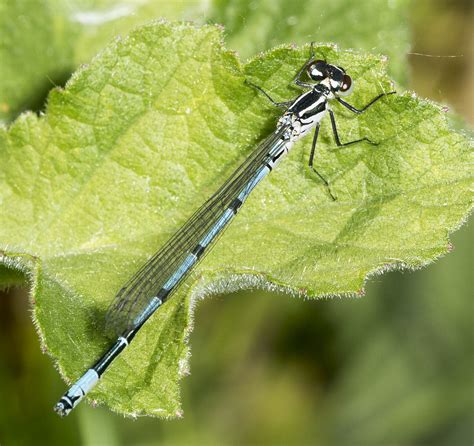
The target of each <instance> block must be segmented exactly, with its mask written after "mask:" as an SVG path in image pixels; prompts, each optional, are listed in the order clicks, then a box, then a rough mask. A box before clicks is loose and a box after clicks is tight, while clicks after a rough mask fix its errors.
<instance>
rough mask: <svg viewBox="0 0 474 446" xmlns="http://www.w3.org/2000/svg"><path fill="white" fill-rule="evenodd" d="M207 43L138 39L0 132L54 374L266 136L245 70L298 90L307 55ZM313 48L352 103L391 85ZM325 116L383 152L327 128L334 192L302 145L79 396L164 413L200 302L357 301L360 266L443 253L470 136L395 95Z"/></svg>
mask: <svg viewBox="0 0 474 446" xmlns="http://www.w3.org/2000/svg"><path fill="white" fill-rule="evenodd" d="M221 37H222V36H221V31H220V30H219V29H218V28H215V27H212V26H208V27H204V28H195V27H193V26H191V25H184V24H178V25H169V24H165V23H160V24H158V23H157V24H152V25H148V26H145V27H143V28H140V29H137V30H136V31H135V32H133V33H132V34H131V35H130V36H129V37H128V38H127V39H124V40H123V41H121V42H115V43H113V44H112V45H110V46H109V47H107V49H106V50H105V51H104V52H102V53H101V54H100V55H99V56H97V57H96V58H95V59H94V60H93V62H92V63H91V64H90V66H88V67H84V68H83V69H81V70H79V71H78V72H77V73H76V74H75V75H74V76H73V78H72V79H71V81H70V82H69V83H68V85H67V87H66V89H65V90H64V91H55V92H53V93H52V94H51V95H50V99H49V104H48V109H47V113H46V115H45V116H43V117H41V118H38V117H36V116H35V115H32V114H26V115H22V116H21V117H20V118H19V119H18V120H17V121H16V122H15V123H14V124H13V125H12V127H11V128H10V129H9V130H8V131H7V130H0V166H1V167H0V169H1V170H0V182H1V189H0V190H1V195H0V203H1V206H2V213H1V215H0V250H2V251H3V252H4V253H5V257H4V262H5V263H7V261H8V262H9V263H11V262H16V263H17V265H18V267H21V268H22V269H24V270H26V271H27V272H30V273H31V274H32V275H33V276H32V281H33V299H34V301H35V308H34V314H35V318H36V321H37V326H38V329H39V332H40V335H41V336H42V338H43V341H44V344H45V346H46V347H47V349H48V351H49V352H50V353H51V355H52V356H53V357H54V358H55V359H56V360H57V365H58V367H59V369H60V370H61V372H62V373H63V374H64V375H65V376H66V377H67V378H68V379H75V378H77V377H78V376H79V375H80V374H81V373H82V372H83V371H84V370H85V369H86V368H87V367H88V366H90V364H91V363H92V362H93V361H94V360H95V359H97V357H98V355H100V354H101V353H102V351H103V349H104V348H105V347H106V346H107V345H108V343H109V342H110V341H109V340H108V339H106V338H105V337H104V336H103V334H102V333H103V331H102V330H103V316H104V312H105V311H106V309H107V306H108V304H109V303H110V302H111V300H112V299H113V297H114V295H115V293H116V292H117V291H118V290H119V289H120V287H121V286H122V285H123V283H124V282H125V281H126V280H127V279H128V278H129V277H130V276H131V275H132V274H133V273H134V271H136V269H137V268H138V267H139V266H140V265H141V263H142V262H144V261H145V260H146V259H147V258H148V257H149V256H150V255H151V254H153V253H154V252H155V251H156V250H157V248H159V246H160V245H161V244H162V243H163V242H164V241H165V240H166V239H167V238H168V237H169V236H170V235H171V234H172V232H173V231H175V230H176V229H177V228H178V227H179V225H180V224H182V223H183V222H184V221H185V220H186V219H187V218H188V217H189V216H190V215H191V214H192V212H193V210H194V209H196V207H198V206H199V205H200V204H201V203H202V202H203V201H204V200H205V199H206V198H207V197H208V196H209V195H210V194H211V193H212V192H214V191H215V189H216V188H217V187H218V186H219V185H220V184H221V183H222V182H223V181H224V180H225V178H226V177H227V176H228V175H229V174H230V173H231V172H232V170H233V169H234V168H235V167H236V166H237V165H238V163H239V162H240V161H241V160H242V159H243V158H244V157H245V156H246V154H248V153H249V152H250V151H251V150H252V148H253V147H254V145H255V143H256V142H257V141H258V140H260V139H261V138H262V137H264V136H265V135H266V134H268V132H269V131H271V129H272V128H274V125H275V122H276V119H277V117H278V114H279V110H275V108H274V107H273V106H271V105H270V104H269V103H268V101H267V100H266V99H265V98H262V97H261V96H260V95H257V94H256V93H255V91H253V90H252V89H251V88H249V87H247V86H246V85H245V84H244V82H243V81H244V78H245V77H249V78H251V79H252V80H253V81H254V82H256V83H258V84H260V85H262V86H263V87H264V88H266V89H267V90H268V91H269V92H271V94H272V95H274V96H275V98H276V99H278V100H284V99H289V98H293V97H295V96H296V95H297V94H298V90H297V89H296V88H294V87H291V86H289V84H290V82H291V80H292V78H293V76H294V74H295V73H296V71H297V70H298V68H299V67H300V66H301V65H302V64H303V63H304V61H305V60H306V58H307V54H308V47H307V46H306V47H304V48H290V47H281V48H278V49H275V50H273V51H271V52H269V53H267V54H265V55H263V56H261V57H259V58H257V59H255V60H253V61H251V62H250V63H249V64H247V65H246V66H244V67H241V66H240V65H239V62H238V61H237V59H236V57H235V55H233V54H232V53H229V52H227V51H225V50H224V49H223V48H222V44H221ZM319 50H320V51H321V52H322V53H323V54H325V56H326V57H327V59H328V60H330V61H331V62H334V63H337V64H340V65H342V66H344V67H346V69H347V70H348V71H350V74H351V75H352V76H353V78H354V79H355V80H356V84H355V92H354V94H353V95H352V96H351V97H350V102H351V103H353V104H355V105H363V104H365V103H367V102H368V101H369V100H370V99H371V98H372V97H373V96H375V95H376V94H378V93H379V92H381V91H389V90H390V89H391V86H390V84H389V80H388V79H387V77H386V75H385V68H386V67H385V63H384V62H383V61H382V60H381V59H380V58H379V57H378V56H377V57H376V56H372V55H367V54H365V55H362V54H357V53H353V52H344V51H340V52H338V51H336V50H335V49H334V48H332V47H330V46H326V47H322V48H320V49H319ZM333 108H334V110H335V112H336V114H337V117H338V125H339V130H340V135H341V138H343V140H344V141H347V140H350V139H355V138H358V137H360V136H368V137H370V138H371V139H372V140H375V141H379V142H380V144H379V145H378V146H377V147H373V146H370V145H367V144H358V145H355V146H352V147H348V148H343V149H335V145H334V143H333V139H332V135H331V133H330V131H329V127H330V126H329V122H325V123H324V125H323V132H322V135H321V140H320V145H319V146H318V154H317V165H318V169H319V170H320V172H321V173H323V174H324V175H325V176H326V177H327V178H328V179H329V180H330V182H331V184H332V188H333V191H334V192H335V193H336V194H337V197H338V200H337V201H336V202H333V201H331V199H330V198H329V197H328V194H327V191H326V190H325V188H324V187H323V186H322V185H321V183H320V181H319V180H318V178H317V177H316V176H315V175H314V174H313V173H312V172H311V171H310V170H309V168H308V167H307V158H308V154H309V149H310V146H311V141H310V139H311V138H310V137H309V138H306V139H305V140H304V141H302V142H300V143H298V144H297V145H296V146H295V147H294V149H293V151H292V152H291V153H290V155H289V157H288V159H286V160H285V161H284V162H283V163H282V164H281V165H280V166H279V168H278V169H277V170H276V171H275V172H273V173H272V174H271V176H270V177H269V178H267V179H266V180H265V181H264V183H262V184H261V185H260V186H259V187H258V188H257V189H256V190H255V191H254V193H253V195H252V196H251V197H250V199H249V200H248V202H247V203H246V205H245V206H244V207H243V209H242V210H241V213H240V214H239V216H238V217H237V218H236V220H235V222H234V223H233V224H232V225H231V227H230V228H229V229H228V230H227V231H226V233H225V234H224V235H223V237H222V238H221V239H220V241H219V242H218V244H217V245H216V247H215V249H214V250H213V252H212V253H211V254H209V255H208V256H207V257H206V258H205V260H204V262H203V263H202V264H201V265H200V266H199V268H198V269H197V271H196V272H195V273H194V275H193V276H192V277H190V278H189V279H188V280H187V281H186V283H185V284H184V285H183V287H182V288H181V290H180V291H179V292H178V293H177V294H176V295H175V296H174V297H173V298H172V299H171V300H170V301H168V302H167V303H166V304H165V305H164V306H163V307H162V308H161V309H160V310H159V312H158V313H157V314H156V315H155V316H154V317H153V318H152V320H150V321H149V323H147V324H146V325H145V327H144V328H143V330H142V331H141V332H140V333H139V335H137V337H136V340H135V341H134V343H133V344H132V347H131V348H130V349H129V350H128V351H126V352H125V353H124V354H123V355H122V357H121V358H119V359H118V360H117V362H116V363H115V364H114V365H113V366H112V367H111V369H110V371H109V372H107V374H106V376H105V377H104V379H103V380H102V381H101V383H100V384H99V385H98V386H97V388H96V390H94V392H93V393H92V394H91V396H92V398H94V399H96V400H98V401H99V402H105V403H107V404H108V405H109V407H111V408H112V409H113V410H116V411H119V412H122V413H126V414H148V415H156V416H176V415H177V414H179V413H180V401H179V385H178V383H179V379H180V378H181V377H182V376H183V375H184V374H185V373H186V372H187V356H188V354H189V348H188V346H187V343H186V339H187V337H188V335H189V331H190V326H191V325H190V323H191V316H192V315H191V307H192V305H191V304H192V302H193V300H195V299H196V298H197V297H200V296H202V295H205V294H209V293H213V292H216V291H218V290H231V289H235V288H245V287H250V286H261V287H271V286H274V285H275V284H276V285H277V286H278V287H279V288H281V289H286V290H288V291H289V292H293V293H299V294H306V295H309V296H321V295H327V294H331V295H332V294H344V293H359V292H361V291H362V289H363V283H364V280H365V278H366V276H367V274H369V273H371V272H373V271H377V270H383V269H386V268H390V267H397V266H398V267H399V266H403V265H407V266H410V267H417V266H421V265H423V264H426V263H427V262H430V261H432V260H433V259H434V258H436V257H437V256H439V255H442V254H444V253H445V252H447V249H448V232H449V231H451V230H453V229H454V228H455V227H457V226H458V225H459V223H460V222H461V221H462V220H463V219H464V218H465V216H466V213H467V212H468V210H469V208H470V205H471V200H472V194H471V191H470V190H469V187H470V186H472V178H471V176H470V170H469V164H468V161H469V157H470V151H469V144H468V142H467V140H466V139H465V138H464V137H463V136H461V135H459V134H456V133H453V132H452V131H450V130H449V128H448V126H447V123H446V118H445V116H444V115H443V113H442V112H441V110H440V108H439V107H438V106H436V105H434V104H431V103H429V102H427V101H423V100H420V99H417V98H415V97H412V96H411V95H410V94H399V95H393V96H390V97H388V98H385V99H384V100H383V101H381V102H380V103H378V104H377V105H376V106H374V107H373V108H372V109H370V111H368V112H367V113H366V114H364V115H363V116H360V117H355V116H353V115H352V114H351V113H349V112H348V111H347V110H345V109H342V108H341V107H340V106H338V105H337V104H336V105H334V107H333ZM6 259H8V260H6ZM271 284H273V285H271ZM242 323H243V324H244V323H245V322H244V321H242ZM236 336H238V333H236Z"/></svg>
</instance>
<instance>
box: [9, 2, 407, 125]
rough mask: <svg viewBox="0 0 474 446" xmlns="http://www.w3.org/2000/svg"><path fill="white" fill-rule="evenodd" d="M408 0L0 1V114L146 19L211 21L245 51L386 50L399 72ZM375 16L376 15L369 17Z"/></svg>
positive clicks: (41, 93) (33, 99) (16, 108)
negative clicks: (295, 47) (323, 45)
mask: <svg viewBox="0 0 474 446" xmlns="http://www.w3.org/2000/svg"><path fill="white" fill-rule="evenodd" d="M407 2H408V0H391V1H390V2H389V3H388V7H387V2H386V0H370V1H365V2H363V3H361V4H359V5H357V7H353V6H352V5H351V7H350V8H349V7H348V1H347V0H332V1H331V2H327V1H326V0H304V1H303V0H297V2H296V3H295V2H291V3H290V2H285V1H283V0H278V1H275V0H270V1H265V2H264V1H260V2H254V1H249V0H245V1H244V0H240V1H238V2H235V1H234V0H232V1H227V0H226V1H224V0H214V1H213V2H211V3H210V4H208V2H206V1H204V0H185V1H173V2H170V1H167V0H140V1H139V2H134V1H129V0H127V1H122V2H120V3H117V1H116V0H41V1H36V2H31V1H28V0H6V1H4V2H2V3H1V4H0V35H2V44H1V45H0V60H1V61H2V64H0V81H1V84H0V85H1V89H0V121H1V120H3V121H5V122H8V121H11V120H12V119H13V118H15V117H16V116H18V114H19V113H20V112H21V111H25V110H35V111H38V110H42V108H43V102H44V99H45V97H46V95H47V93H48V91H49V90H50V89H52V88H53V87H54V85H55V84H58V85H63V84H64V83H65V82H66V80H67V79H68V78H69V76H70V74H71V73H72V72H73V71H74V70H75V69H76V68H77V67H78V66H79V65H80V64H84V63H88V62H89V61H90V59H91V58H92V56H94V55H95V54H96V53H97V52H98V51H99V50H100V49H101V48H103V47H104V45H105V44H106V43H107V42H109V41H110V40H111V39H112V38H113V37H114V36H117V35H119V34H121V33H126V32H128V31H129V30H130V29H132V28H133V27H134V26H137V25H139V24H143V23H145V22H147V21H149V20H151V19H155V18H158V17H165V18H167V19H168V20H176V19H184V20H194V21H195V22H197V23H204V22H205V21H210V22H218V23H221V24H223V25H224V26H226V28H227V33H228V35H227V46H228V47H229V48H233V49H235V50H238V51H240V53H241V54H242V55H243V56H245V57H249V56H252V55H254V54H256V53H257V52H259V51H262V50H266V49H268V48H271V47H272V46H274V45H276V44H279V43H290V42H297V43H304V42H309V41H311V40H315V41H317V42H323V41H331V42H336V43H338V44H340V45H342V46H343V47H346V48H359V49H365V50H369V51H370V50H372V51H373V50H375V51H378V52H380V53H383V54H386V55H388V56H389V57H390V59H391V61H392V63H391V64H390V68H391V71H392V73H393V74H394V75H395V77H396V79H397V80H399V81H403V80H404V79H405V78H406V65H405V63H404V62H405V61H404V57H405V53H406V51H407V49H408V46H409V44H408V27H407V21H406V20H405V19H404V12H405V11H406V9H407ZM375 17H376V19H375Z"/></svg>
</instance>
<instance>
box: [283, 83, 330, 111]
mask: <svg viewBox="0 0 474 446" xmlns="http://www.w3.org/2000/svg"><path fill="white" fill-rule="evenodd" d="M319 87H324V85H316V86H315V87H314V88H312V89H311V90H309V91H307V92H306V93H303V94H302V95H301V96H299V97H298V98H297V99H296V100H295V102H293V104H291V106H290V107H289V108H288V111H289V112H292V113H294V114H295V115H297V116H298V117H299V118H301V119H308V118H310V117H311V116H314V115H317V114H319V113H321V112H323V111H324V110H326V107H327V97H326V95H325V93H326V91H325V89H323V88H319ZM328 91H329V90H328Z"/></svg>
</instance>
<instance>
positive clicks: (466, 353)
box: [0, 0, 474, 445]
mask: <svg viewBox="0 0 474 446" xmlns="http://www.w3.org/2000/svg"><path fill="white" fill-rule="evenodd" d="M38 3H41V4H42V7H43V9H42V11H43V13H44V14H45V15H48V14H49V15H53V16H55V17H56V20H55V21H53V22H52V23H53V24H54V26H55V28H54V30H52V28H48V27H45V26H44V23H43V22H42V20H43V19H42V18H41V17H40V15H39V14H36V15H35V20H37V21H38V23H37V26H36V28H35V29H30V27H31V23H30V22H28V20H26V19H25V17H28V13H29V9H28V5H29V2H27V1H26V2H21V1H18V2H12V3H11V4H12V5H14V6H15V8H18V10H17V11H16V14H17V16H16V17H17V18H18V20H17V22H16V23H15V22H12V23H10V24H9V26H8V27H5V26H2V27H1V29H2V33H4V32H5V30H8V33H7V34H5V35H2V45H0V54H3V56H5V53H2V47H3V50H4V49H5V47H6V46H7V45H8V44H13V45H14V41H15V39H21V38H22V33H25V32H26V33H32V32H38V33H39V35H35V37H36V40H37V42H36V44H37V45H40V44H41V33H42V34H44V36H43V38H44V39H45V40H46V41H50V40H51V45H50V46H49V47H48V48H40V47H38V48H33V52H32V53H33V54H36V55H37V59H34V60H32V59H31V58H30V59H29V60H25V61H23V63H24V64H25V66H24V67H21V66H20V67H19V66H16V67H12V66H11V64H9V68H5V65H4V64H3V61H2V65H3V69H0V81H1V82H2V91H0V97H1V98H2V101H3V102H2V101H0V113H3V115H2V119H4V120H5V121H8V120H11V119H13V118H14V117H15V116H16V115H17V114H18V112H20V111H21V110H23V109H28V108H33V109H35V110H37V111H40V110H42V109H43V108H44V99H45V94H46V92H47V90H49V89H50V87H51V86H52V83H59V84H61V83H64V81H65V80H66V79H67V78H68V77H69V75H70V73H71V71H72V70H73V69H74V67H75V66H77V64H78V63H82V62H85V59H87V58H88V57H91V56H92V55H93V54H94V53H95V52H96V51H97V50H98V49H100V47H101V46H103V44H104V39H108V38H110V37H112V36H113V35H114V33H115V32H116V31H117V30H116V29H115V28H114V27H113V26H109V25H107V26H109V27H107V26H105V27H103V26H96V27H93V28H89V29H87V32H85V31H84V30H81V29H80V20H79V21H77V23H79V24H78V25H76V27H75V28H74V27H73V28H70V29H69V30H67V29H65V30H64V23H62V22H61V20H58V19H57V12H58V11H57V10H54V8H60V7H61V5H62V4H63V3H62V2H60V1H59V0H57V1H56V2H54V1H49V2H47V1H41V2H38ZM79 3H82V5H83V6H84V7H86V6H87V5H88V4H89V5H91V6H92V5H97V4H98V3H102V4H103V6H104V8H106V7H110V6H111V5H112V4H115V5H116V6H117V5H118V6H121V7H122V8H123V7H124V5H125V6H126V5H127V2H120V3H119V2H111V1H109V0H102V2H100V1H99V2H97V0H96V1H87V0H81V2H79ZM262 3H265V6H264V7H262V6H259V5H260V4H259V3H258V2H249V1H244V0H237V1H232V0H216V1H215V2H214V3H213V4H212V5H213V7H212V8H210V9H209V6H203V4H204V3H203V2H198V1H179V2H178V1H177V2H169V1H168V2H165V1H157V2H140V3H138V4H141V5H142V6H141V7H140V8H138V10H136V11H135V15H134V16H133V17H131V18H130V17H129V16H128V15H127V12H126V9H122V10H121V11H122V18H121V19H120V20H124V21H125V22H127V24H126V26H125V25H124V26H123V27H122V26H120V29H121V30H123V29H126V28H127V27H129V26H133V25H135V24H137V23H140V22H143V21H145V20H147V19H149V18H153V17H158V16H164V17H167V18H170V19H173V18H186V19H196V20H197V21H199V22H203V21H206V20H211V21H218V22H220V23H223V24H224V25H225V26H227V27H228V34H227V39H228V40H227V46H228V47H229V48H233V49H236V48H238V49H239V50H240V53H241V54H242V56H243V57H247V56H251V55H252V54H253V53H254V52H256V51H258V50H262V49H265V48H267V47H269V46H272V45H274V44H278V43H281V40H280V39H279V35H285V36H290V37H289V40H290V41H297V42H298V43H302V42H305V41H310V40H312V38H314V39H315V40H318V41H324V40H326V41H335V42H337V43H339V44H340V45H341V46H343V47H355V48H359V46H362V47H364V48H365V49H370V48H367V39H365V40H364V39H363V38H361V42H362V41H364V42H365V46H364V45H363V44H362V43H359V42H358V39H359V36H360V35H361V34H360V33H357V32H353V33H352V34H353V35H354V36H355V38H354V39H353V40H351V31H352V30H351V29H347V30H346V31H347V32H346V34H344V35H341V36H338V35H331V33H332V32H333V31H332V28H331V27H332V26H333V25H332V23H333V22H334V23H335V22H337V18H338V14H351V15H352V16H351V21H352V23H354V26H359V27H362V28H363V29H364V30H365V31H367V32H368V33H370V30H372V29H374V26H375V27H380V29H385V32H379V33H377V35H374V36H373V39H374V40H373V45H372V48H374V50H375V51H377V52H384V51H383V48H384V42H385V41H386V40H387V39H398V40H397V41H396V42H390V45H388V46H387V47H388V48H390V51H391V52H392V53H393V54H390V56H391V57H392V58H393V59H394V61H393V64H394V65H395V69H394V70H393V74H394V76H395V78H396V79H397V80H398V81H399V82H401V83H403V84H404V85H406V86H407V87H408V88H410V89H413V90H415V91H416V92H417V93H418V94H419V95H420V96H425V97H429V98H432V99H434V100H437V101H440V102H443V103H447V104H450V106H451V107H452V108H453V109H454V110H455V111H456V112H457V113H459V114H460V115H461V116H462V117H463V119H464V120H466V121H467V122H468V123H469V124H471V125H472V123H473V121H474V111H473V106H472V104H473V99H474V97H473V96H474V88H473V87H474V85H473V76H472V73H473V64H474V57H473V39H472V8H473V6H472V2H471V1H470V0H466V1H464V0H456V1H449V0H417V1H413V2H411V3H409V2H408V1H398V0H397V1H395V0H387V1H382V0H381V1H378V2H375V1H369V2H364V3H361V2H356V1H354V0H344V1H342V0H338V1H334V2H319V1H317V0H315V3H317V4H320V5H326V6H327V8H329V10H327V9H326V14H327V16H326V17H332V19H331V20H329V19H328V20H320V19H321V17H322V14H323V13H322V12H321V10H318V9H317V8H316V9H314V10H311V9H308V7H307V3H311V2H301V1H298V0H294V1H293V2H283V1H275V2H273V3H271V5H273V6H269V5H270V3H268V4H267V3H266V2H262ZM375 3H378V4H379V5H380V4H385V5H386V9H387V11H388V13H387V15H386V16H385V19H384V21H383V22H382V23H378V24H375V25H374V24H373V23H372V22H374V20H373V17H372V16H371V14H370V7H367V6H363V5H369V4H375ZM3 7H4V6H3ZM321 7H322V6H321ZM394 7H403V8H404V11H406V15H405V17H406V20H401V19H400V17H399V16H398V15H396V14H395V16H396V17H397V23H392V22H393V19H391V16H390V8H392V9H393V8H394ZM298 8H305V11H304V12H305V13H304V16H305V20H304V23H303V24H302V25H301V26H302V27H303V30H304V31H303V32H302V33H299V32H298V30H299V28H298V26H295V25H298V23H294V20H293V19H291V17H294V14H292V12H291V11H292V10H296V11H297V10H298ZM255 9H258V11H257V14H256V13H255V11H254V10H255ZM0 10H1V9H0ZM101 11H107V9H102V10H101ZM115 11H117V9H115ZM118 11H120V9H119V10H118ZM252 11H254V12H252ZM279 16H283V17H286V18H287V19H288V20H287V21H286V22H285V23H283V24H280V25H279V26H273V23H274V22H275V21H277V18H278V17H279ZM209 17H211V19H208V18H209ZM246 17H251V18H252V19H249V20H247V19H246ZM10 19H11V17H10ZM2 20H3V21H5V15H3V19H0V24H2V23H1V22H2ZM47 20H49V19H47ZM312 21H314V23H316V24H317V25H315V28H316V29H315V30H313V31H311V32H310V31H308V29H309V28H308V26H309V25H310V24H311V23H312ZM45 23H46V22H45ZM48 23H49V22H48ZM3 25H4V23H3ZM407 25H408V26H407ZM22 26H23V27H22ZM71 26H72V25H71ZM326 26H327V27H326ZM288 28H291V29H290V30H288ZM282 29H283V31H282ZM408 29H409V33H408V31H405V30H408ZM58 30H59V31H61V30H64V36H67V39H66V38H65V39H62V38H61V33H60V32H59V31H58ZM53 31H55V32H53ZM58 32H59V34H58ZM310 33H311V35H310ZM250 35H251V36H253V38H250V37H249V36H250ZM58 36H59V37H58ZM30 37H31V36H30ZM9 39H10V41H9ZM61 39H62V40H61ZM410 40H411V48H410V49H408V42H409V41H410ZM29 45H33V46H34V45H35V38H33V39H30V40H29ZM55 45H56V46H55ZM56 50H57V51H58V53H57V52H56ZM15 51H18V52H20V54H21V51H22V48H21V45H18V48H17V49H16V50H15ZM29 51H30V52H31V48H30V49H29ZM390 51H387V52H390ZM407 51H409V54H408V55H407V54H406V52H407ZM418 53H419V54H418ZM58 54H62V56H61V57H59V56H58ZM420 54H423V55H420ZM432 56H436V57H432ZM438 56H441V57H438ZM17 60H22V58H21V57H18V58H17ZM404 61H406V62H404ZM53 64H54V67H56V68H57V70H56V69H55V70H56V71H55V70H52V68H51V67H52V66H53ZM406 66H408V70H407V71H406V72H404V71H405V70H404V69H405V68H406ZM401 67H403V69H402V68H401ZM8 69H10V70H16V71H15V72H21V70H22V69H23V71H24V74H25V75H24V76H16V79H14V78H15V76H13V75H11V73H8ZM12 72H13V71H12ZM43 72H44V73H53V74H52V75H51V74H48V76H46V75H45V76H38V73H43ZM54 73H57V76H56V74H54ZM5 79H7V80H8V82H4V80H5ZM12 79H13V80H12ZM9 82H10V83H9ZM15 82H16V83H15ZM2 95H3V96H2ZM5 98H7V99H8V104H14V106H12V107H10V106H8V107H7V108H5V105H6V104H7V102H6V100H5ZM401 212H403V210H401ZM451 241H452V244H453V246H454V247H455V249H454V251H453V252H452V253H451V254H449V255H448V256H446V257H445V258H442V259H440V260H439V261H438V262H436V263H435V264H433V265H430V266H429V267H427V268H425V269H423V270H420V271H414V272H391V273H388V274H385V275H384V276H377V277H372V278H371V279H370V281H369V283H368V286H367V292H366V295H365V296H364V297H362V298H359V299H332V300H319V301H304V300H299V299H293V298H289V297H288V296H284V295H276V294H270V293H262V292H258V291H255V292H241V293H236V294H233V295H226V296H220V297H217V298H213V299H208V300H205V301H203V302H201V303H200V304H199V305H198V308H197V311H196V315H195V330H194V332H193V335H192V337H191V345H192V353H193V356H192V358H191V371H192V375H191V376H190V377H188V378H185V379H184V380H183V381H182V385H183V392H182V395H183V407H184V418H183V419H181V420H172V421H163V420H156V419H139V420H136V421H134V420H129V419H123V418H122V417H119V416H116V415H114V414H113V413H110V412H109V411H108V410H106V409H102V408H91V407H89V406H87V404H83V405H82V406H80V407H79V408H78V409H77V412H76V413H75V414H73V415H72V416H70V417H69V418H67V419H59V418H58V417H57V416H56V415H55V414H54V413H53V412H52V410H51V407H52V404H53V403H54V402H55V400H56V397H57V396H59V395H60V394H62V392H63V390H64V383H63V382H62V381H61V380H60V378H59V375H58V373H57V372H56V371H55V370H54V368H53V367H52V362H51V360H50V359H49V358H48V357H47V356H46V355H43V354H42V353H41V351H40V348H39V341H38V339H37V336H36V334H35V331H34V327H33V326H32V323H31V319H30V317H29V314H28V298H27V289H26V287H25V286H23V287H21V284H22V283H24V278H22V277H21V275H19V274H18V273H15V272H13V271H9V270H6V269H3V270H2V281H3V283H10V284H16V286H12V287H10V288H9V289H8V290H5V291H4V292H3V293H0V326H1V334H2V336H1V337H0V357H1V358H2V360H1V362H0V400H1V403H0V444H2V445H30V444H48V445H54V444H71V445H75V444H86V445H87V444H90V445H102V444H103V445H122V444H123V445H128V444H150V445H152V444H173V445H179V444H190V445H191V444H203V445H207V444H314V445H346V444H354V445H398V444H400V445H401V444H403V445H464V444H466V445H467V444H472V442H473V439H474V431H473V421H474V420H473V415H474V411H473V384H474V383H473V379H472V370H473V367H472V365H473V364H472V358H473V357H472V352H473V345H472V344H473V339H474V338H473V330H472V326H473V317H472V315H473V314H474V313H473V311H472V310H473V307H472V299H471V294H472V279H471V277H472V276H471V274H472V246H473V233H472V230H470V228H469V227H468V226H467V225H466V226H464V228H463V229H461V230H460V231H458V232H457V233H455V234H453V236H452V240H451Z"/></svg>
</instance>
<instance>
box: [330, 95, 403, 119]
mask: <svg viewBox="0 0 474 446" xmlns="http://www.w3.org/2000/svg"><path fill="white" fill-rule="evenodd" d="M395 93H396V91H391V92H390V93H380V94H379V95H378V96H375V98H374V99H372V100H371V101H370V102H369V103H368V104H367V105H365V106H364V107H362V108H356V107H354V106H353V105H351V104H348V103H347V102H346V101H344V100H342V99H341V98H339V97H336V100H337V102H339V103H340V104H341V105H343V106H344V107H346V108H347V109H348V110H350V111H351V112H352V113H356V114H358V115H360V114H361V113H364V112H365V111H366V110H367V109H368V108H369V107H370V106H371V105H373V104H374V103H375V102H377V101H378V100H379V99H381V98H383V97H384V96H388V95H391V94H395Z"/></svg>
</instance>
